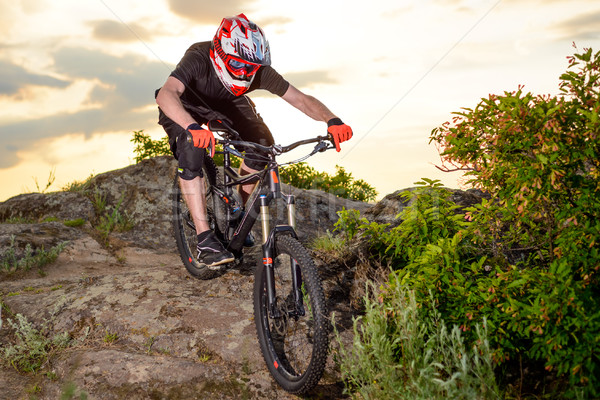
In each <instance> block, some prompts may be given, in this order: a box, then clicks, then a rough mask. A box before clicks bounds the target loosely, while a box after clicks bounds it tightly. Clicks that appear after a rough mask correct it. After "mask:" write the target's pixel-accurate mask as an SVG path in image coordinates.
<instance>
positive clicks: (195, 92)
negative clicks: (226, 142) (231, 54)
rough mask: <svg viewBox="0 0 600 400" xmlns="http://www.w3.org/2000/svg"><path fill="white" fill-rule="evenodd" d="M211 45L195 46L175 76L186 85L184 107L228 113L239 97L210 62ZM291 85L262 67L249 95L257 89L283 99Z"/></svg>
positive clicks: (270, 68)
mask: <svg viewBox="0 0 600 400" xmlns="http://www.w3.org/2000/svg"><path fill="white" fill-rule="evenodd" d="M210 45H211V42H200V43H195V44H193V45H192V46H190V48H189V49H188V50H187V51H186V52H185V55H184V56H183V58H182V59H181V61H179V64H177V67H176V68H175V70H173V72H171V76H173V77H175V78H177V79H178V80H179V81H181V82H182V83H183V84H184V85H185V91H184V92H183V95H182V96H181V100H182V102H183V103H184V105H186V104H188V105H192V106H209V107H210V108H213V109H216V110H223V109H227V107H228V105H230V104H231V102H232V101H234V100H235V99H236V98H237V96H234V95H233V94H231V93H230V92H229V91H228V90H227V89H226V88H225V86H223V83H221V81H220V80H219V77H218V76H217V73H216V71H215V69H214V67H213V65H212V62H211V60H210ZM289 85H290V84H289V83H288V82H287V81H286V80H285V79H284V78H283V77H282V76H281V75H280V74H279V73H278V72H277V71H275V70H274V69H273V68H272V67H270V66H264V67H261V68H260V69H259V70H258V72H257V73H256V76H255V77H254V80H253V81H252V84H251V85H250V88H249V89H248V92H246V93H249V92H251V91H253V90H256V89H265V90H268V91H269V92H271V93H273V94H275V95H277V96H283V95H284V94H285V92H286V91H287V89H288V87H289Z"/></svg>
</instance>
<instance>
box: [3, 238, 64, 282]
mask: <svg viewBox="0 0 600 400" xmlns="http://www.w3.org/2000/svg"><path fill="white" fill-rule="evenodd" d="M15 239H16V237H15V236H14V235H11V237H10V245H9V246H8V247H7V248H6V249H4V250H3V251H2V253H1V254H0V272H5V273H8V274H11V273H14V272H16V271H19V270H24V271H29V270H30V269H31V268H38V269H39V270H40V271H41V269H42V267H43V266H45V265H48V264H52V263H53V262H54V261H56V259H57V258H58V256H59V254H60V253H61V252H62V251H63V250H64V248H65V247H66V246H67V244H68V242H61V243H59V244H57V245H56V246H54V247H52V248H51V249H50V250H45V249H44V248H43V247H42V248H39V249H34V248H33V247H32V246H31V244H29V243H27V245H26V246H25V252H24V253H23V255H22V256H18V255H17V247H16V245H15Z"/></svg>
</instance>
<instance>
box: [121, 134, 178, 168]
mask: <svg viewBox="0 0 600 400" xmlns="http://www.w3.org/2000/svg"><path fill="white" fill-rule="evenodd" d="M131 142H132V143H134V144H135V149H133V152H134V153H135V154H136V156H135V162H136V163H139V162H140V161H142V160H145V159H147V158H152V157H158V156H167V155H171V148H170V146H169V138H168V136H166V135H165V136H163V137H161V138H160V139H158V140H153V139H152V138H151V137H150V135H146V134H145V133H144V130H143V129H142V130H139V131H133V137H132V138H131Z"/></svg>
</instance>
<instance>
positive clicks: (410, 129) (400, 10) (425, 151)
mask: <svg viewBox="0 0 600 400" xmlns="http://www.w3.org/2000/svg"><path fill="white" fill-rule="evenodd" d="M366 4H367V3H365V2H364V1H360V2H359V1H341V0H340V1H322V0H320V1H314V0H303V1H297V2H285V1H274V0H220V1H208V0H198V1H192V0H60V1H52V0H12V1H3V2H2V3H0V182H1V183H2V185H1V186H0V201H1V200H4V199H6V198H8V197H10V196H14V195H16V194H19V193H22V192H25V191H33V190H35V189H36V183H35V182H36V180H37V181H38V184H39V185H40V186H42V187H43V186H45V183H46V182H47V180H48V176H49V174H50V172H51V171H54V174H55V177H56V181H55V182H54V184H53V186H52V187H51V189H55V190H58V189H60V188H61V187H62V186H64V185H66V184H67V183H69V182H73V181H75V180H82V179H85V178H87V177H88V176H89V175H90V174H92V173H94V174H96V173H100V172H104V171H108V170H111V169H115V168H121V167H124V166H127V165H129V164H131V163H132V161H133V157H134V155H133V145H132V144H131V143H130V139H131V136H132V131H134V130H140V129H143V130H144V131H145V132H146V133H148V134H150V135H151V136H152V137H154V138H158V137H160V136H161V135H162V134H163V132H162V130H161V128H160V127H159V126H158V125H157V124H156V120H157V116H156V114H157V111H156V105H155V103H154V90H155V89H156V88H158V87H160V86H161V85H162V83H163V82H164V81H165V79H166V77H167V76H168V75H169V73H170V71H171V70H172V68H173V66H174V65H175V64H176V63H177V62H178V61H179V59H180V58H181V56H182V55H183V53H184V52H185V50H186V48H187V47H188V46H189V45H190V44H192V43H194V42H196V41H204V40H209V39H210V38H211V37H212V36H213V35H214V32H215V30H216V27H217V26H218V25H219V23H220V21H221V18H222V17H223V16H227V15H234V14H237V13H239V12H244V13H246V15H247V16H248V17H249V18H250V19H252V20H254V21H255V22H257V23H258V24H259V25H261V26H262V27H263V29H264V30H265V32H266V35H267V38H268V39H269V42H270V44H271V51H272V58H273V66H274V67H275V69H277V70H278V71H279V72H280V73H281V74H283V75H284V76H285V77H286V78H287V79H288V80H289V81H290V82H292V83H293V84H294V85H295V86H297V87H298V88H299V89H301V90H302V91H304V92H306V93H309V94H312V95H314V96H315V97H317V98H319V99H320V100H321V101H323V102H324V103H325V104H326V105H328V106H329V108H330V109H331V110H332V111H333V112H334V113H336V114H337V115H338V116H340V117H341V118H342V119H343V120H344V121H345V122H346V123H348V124H349V125H351V126H352V128H353V129H354V133H355V135H354V138H353V139H352V140H351V141H350V142H348V143H345V144H344V145H343V146H342V152H341V153H336V152H328V153H327V154H320V155H318V156H315V157H313V158H312V159H311V163H312V165H313V166H314V167H316V168H317V169H320V170H325V171H328V172H334V171H335V165H336V164H337V165H340V166H343V167H344V168H346V170H348V171H350V172H352V173H353V175H354V176H355V177H356V178H361V179H365V180H366V181H368V182H369V183H371V184H372V185H373V186H375V187H376V188H377V189H378V191H379V192H380V197H382V196H383V195H385V194H387V193H391V192H393V191H394V190H396V189H400V188H404V187H407V186H411V185H412V183H413V182H415V181H417V180H419V179H420V178H421V177H429V178H438V179H441V180H442V181H443V182H444V183H445V184H446V185H447V186H450V187H460V184H461V183H460V176H459V175H457V174H444V173H441V172H439V171H438V170H437V169H436V168H435V166H434V165H435V164H437V163H438V161H439V158H438V154H437V151H436V149H435V147H434V146H433V145H430V144H429V139H428V138H429V134H430V132H431V130H432V129H433V128H435V127H437V126H440V125H441V124H442V123H443V122H445V121H447V120H449V119H450V118H451V116H452V115H451V113H452V112H454V111H459V110H460V108H461V107H473V106H475V105H476V104H477V103H478V102H479V100H480V99H481V98H482V97H487V96H488V94H490V93H503V92H504V91H512V90H515V89H516V88H517V86H518V85H524V86H525V90H526V91H530V92H533V93H536V94H557V93H558V77H559V76H560V74H561V73H562V72H563V71H564V70H565V69H566V66H567V61H566V56H568V55H571V54H572V53H573V51H574V49H573V47H572V44H573V42H575V43H576V45H577V47H578V48H580V49H583V48H585V47H592V48H594V50H600V2H598V1H597V0H586V1H583V0H568V1H567V0H479V1H476V0H420V1H418V0H406V1H379V0H371V1H370V2H369V3H368V5H366ZM251 96H252V97H253V99H254V100H255V102H256V103H257V106H258V108H259V112H260V113H261V115H262V116H263V118H264V119H265V121H266V122H267V124H268V125H269V126H270V127H271V130H272V131H273V133H274V136H275V140H276V141H277V142H278V143H281V144H287V143H289V142H291V141H293V140H295V139H298V138H305V137H310V136H314V135H316V134H322V133H323V131H324V129H325V128H324V126H323V124H322V123H317V122H314V121H311V120H310V119H309V118H308V117H305V116H304V115H303V114H301V113H300V112H299V111H297V110H295V109H293V108H291V107H290V106H289V105H287V103H285V102H283V101H281V100H280V99H278V98H276V97H274V96H272V95H269V94H266V93H259V92H254V93H253V94H252V95H251ZM296 152H297V153H295V154H294V155H298V156H300V155H302V154H301V153H302V151H301V150H296Z"/></svg>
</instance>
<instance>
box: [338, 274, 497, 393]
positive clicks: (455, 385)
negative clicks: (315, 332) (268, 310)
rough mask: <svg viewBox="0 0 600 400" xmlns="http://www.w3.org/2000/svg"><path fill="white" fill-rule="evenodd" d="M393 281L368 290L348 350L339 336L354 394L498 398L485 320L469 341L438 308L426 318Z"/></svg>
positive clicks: (345, 371) (345, 372) (348, 383)
mask: <svg viewBox="0 0 600 400" xmlns="http://www.w3.org/2000/svg"><path fill="white" fill-rule="evenodd" d="M394 282H395V284H393V285H392V286H388V287H387V288H384V289H376V288H374V287H373V286H371V288H370V290H367V292H368V293H370V295H369V296H367V297H366V298H365V299H364V301H365V308H366V311H365V315H364V316H362V317H360V318H358V319H356V320H355V321H354V337H353V342H352V343H351V345H350V346H349V347H345V346H344V345H343V344H341V343H342V341H341V339H340V338H339V334H338V335H337V341H338V343H340V350H339V355H338V357H337V359H338V361H339V362H340V369H341V371H342V376H343V378H344V381H345V382H346V386H347V388H348V389H349V391H350V392H355V393H358V394H359V395H360V396H356V397H357V398H361V399H497V398H499V391H498V387H497V384H496V381H495V377H494V371H493V362H492V357H491V351H490V347H489V343H488V341H487V328H486V324H485V320H484V322H483V323H482V324H481V325H477V326H476V340H475V341H472V342H465V340H464V339H463V337H462V332H461V331H460V329H459V328H458V327H456V326H455V327H454V328H453V329H451V330H448V328H447V327H446V324H445V323H444V321H443V320H441V315H440V313H438V312H435V310H434V311H433V313H432V316H433V318H431V319H424V318H423V314H422V313H421V312H420V306H419V305H418V304H417V301H416V299H415V296H414V294H413V293H412V292H410V291H407V290H406V289H405V288H404V286H403V285H402V284H399V283H398V281H394Z"/></svg>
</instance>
